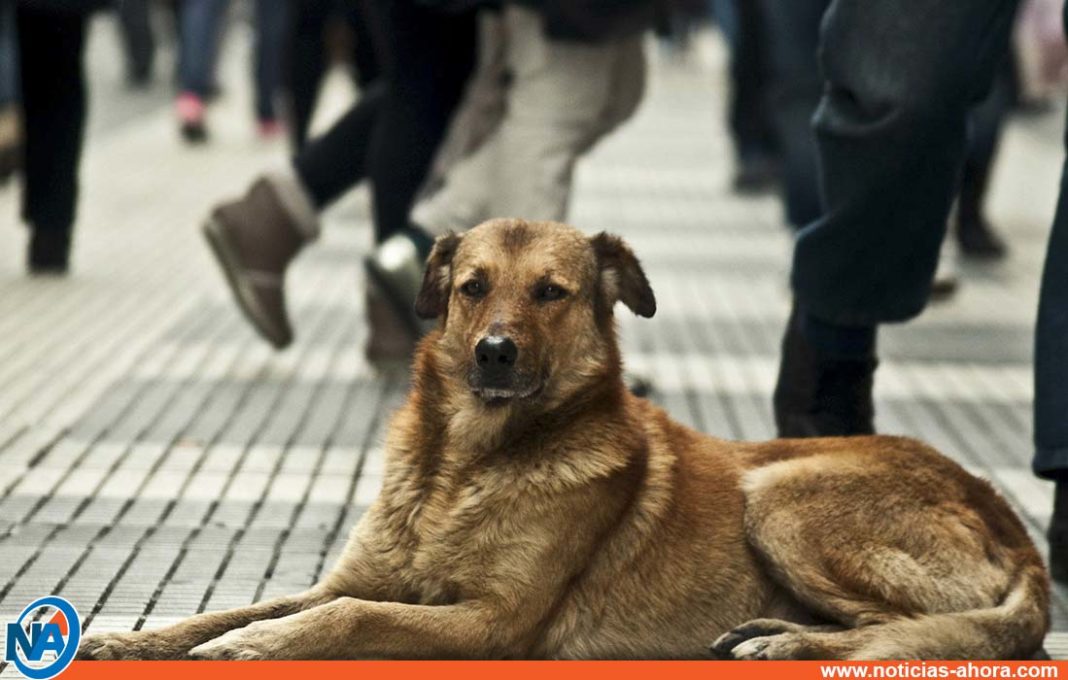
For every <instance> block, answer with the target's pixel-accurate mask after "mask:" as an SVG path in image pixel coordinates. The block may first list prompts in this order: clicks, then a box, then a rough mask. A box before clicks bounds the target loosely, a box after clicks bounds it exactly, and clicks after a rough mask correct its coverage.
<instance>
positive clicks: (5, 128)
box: [0, 0, 21, 183]
mask: <svg viewBox="0 0 1068 680" xmlns="http://www.w3.org/2000/svg"><path fill="white" fill-rule="evenodd" d="M18 64H19V59H18V44H17V39H16V35H15V3H13V2H4V1H3V0H0V183H3V182H6V181H7V180H8V179H10V178H11V176H12V175H13V174H14V172H15V170H16V169H17V168H18V166H19V163H20V160H19V159H20V156H21V152H20V145H21V132H20V130H19V106H18V99H19V94H18V92H19V65H18Z"/></svg>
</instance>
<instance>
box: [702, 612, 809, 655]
mask: <svg viewBox="0 0 1068 680" xmlns="http://www.w3.org/2000/svg"><path fill="white" fill-rule="evenodd" d="M798 628H799V626H797V625H796V624H793V623H789V622H787V621H782V620H779V619H753V620H752V621H748V622H746V623H743V624H742V625H740V626H736V627H735V628H732V629H731V630H729V631H727V632H726V633H724V634H723V635H720V636H719V637H718V638H717V639H716V641H715V642H713V643H712V646H711V647H710V648H709V651H710V652H711V653H712V656H714V657H716V658H718V659H734V658H736V657H735V655H734V649H735V648H736V647H737V646H738V645H740V644H742V643H743V642H745V641H746V640H752V639H753V638H758V637H759V638H762V637H768V636H770V635H779V634H780V633H786V632H790V631H794V630H797V629H798Z"/></svg>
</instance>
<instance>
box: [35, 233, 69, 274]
mask: <svg viewBox="0 0 1068 680" xmlns="http://www.w3.org/2000/svg"><path fill="white" fill-rule="evenodd" d="M69 265H70V232H67V231H59V230H51V229H34V230H33V235H32V236H31V238H30V248H29V253H28V256H27V266H28V267H29V270H30V273H31V274H44V275H63V274H66V273H67V269H68V268H69Z"/></svg>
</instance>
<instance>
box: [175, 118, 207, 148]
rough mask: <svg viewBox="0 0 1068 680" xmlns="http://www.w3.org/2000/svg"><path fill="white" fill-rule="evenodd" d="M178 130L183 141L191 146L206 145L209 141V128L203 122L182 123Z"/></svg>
mask: <svg viewBox="0 0 1068 680" xmlns="http://www.w3.org/2000/svg"><path fill="white" fill-rule="evenodd" d="M178 130H179V132H181V134H182V139H184V140H185V141H186V142H187V143H189V144H204V143H206V142H207V141H208V128H207V127H206V126H205V125H204V123H203V122H202V121H195V122H185V123H182V124H181V126H180V127H179V128H178Z"/></svg>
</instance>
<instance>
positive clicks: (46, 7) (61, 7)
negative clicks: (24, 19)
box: [18, 0, 111, 14]
mask: <svg viewBox="0 0 1068 680" xmlns="http://www.w3.org/2000/svg"><path fill="white" fill-rule="evenodd" d="M18 4H20V5H24V6H26V7H32V8H34V9H40V10H42V11H44V12H67V13H74V14H88V13H89V12H92V11H94V10H98V9H101V8H103V7H107V6H108V5H110V4H111V0H18Z"/></svg>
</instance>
